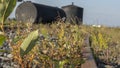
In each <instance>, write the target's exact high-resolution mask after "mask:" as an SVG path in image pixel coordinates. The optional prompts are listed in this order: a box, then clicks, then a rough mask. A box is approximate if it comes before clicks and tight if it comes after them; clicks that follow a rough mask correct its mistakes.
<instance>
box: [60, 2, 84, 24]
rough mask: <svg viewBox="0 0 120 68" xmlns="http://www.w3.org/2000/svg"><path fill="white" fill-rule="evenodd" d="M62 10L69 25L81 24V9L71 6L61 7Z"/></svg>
mask: <svg viewBox="0 0 120 68" xmlns="http://www.w3.org/2000/svg"><path fill="white" fill-rule="evenodd" d="M62 9H63V10H64V11H65V13H66V16H67V21H68V22H70V23H76V24H82V22H83V8H81V7H78V6H75V5H74V4H73V3H72V5H67V6H63V7H62Z"/></svg>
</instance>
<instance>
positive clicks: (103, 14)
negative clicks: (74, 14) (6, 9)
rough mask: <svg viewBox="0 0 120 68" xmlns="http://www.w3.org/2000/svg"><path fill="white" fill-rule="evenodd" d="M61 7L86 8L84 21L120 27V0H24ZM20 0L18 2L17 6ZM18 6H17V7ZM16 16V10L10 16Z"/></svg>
mask: <svg viewBox="0 0 120 68" xmlns="http://www.w3.org/2000/svg"><path fill="white" fill-rule="evenodd" d="M24 1H32V2H35V3H39V4H45V5H50V6H55V7H59V8H61V7H62V6H66V5H70V4H71V3H72V2H74V5H76V6H79V7H82V8H84V14H83V17H84V18H83V23H84V24H88V25H93V24H95V25H105V26H113V27H120V0H24ZM19 4H20V2H18V3H17V6H18V5H19ZM17 6H16V7H17ZM14 16H15V10H14V11H13V13H12V14H11V15H10V17H14Z"/></svg>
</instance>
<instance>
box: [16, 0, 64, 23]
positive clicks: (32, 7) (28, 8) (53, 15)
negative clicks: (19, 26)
mask: <svg viewBox="0 0 120 68" xmlns="http://www.w3.org/2000/svg"><path fill="white" fill-rule="evenodd" d="M15 16H16V20H17V21H21V22H31V23H39V22H42V23H48V22H53V21H56V20H57V19H58V18H64V17H66V14H65V12H64V11H63V10H62V9H60V8H57V7H52V6H47V5H42V4H37V3H33V2H30V1H27V2H23V3H22V4H20V5H19V6H18V7H17V9H16V13H15Z"/></svg>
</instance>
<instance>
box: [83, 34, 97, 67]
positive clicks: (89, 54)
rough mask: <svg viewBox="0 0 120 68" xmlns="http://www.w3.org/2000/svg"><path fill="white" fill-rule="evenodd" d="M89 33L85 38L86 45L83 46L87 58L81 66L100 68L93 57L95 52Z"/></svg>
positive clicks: (84, 55)
mask: <svg viewBox="0 0 120 68" xmlns="http://www.w3.org/2000/svg"><path fill="white" fill-rule="evenodd" d="M89 37H90V36H89V35H88V36H87V37H86V39H85V46H84V47H83V50H82V53H83V57H84V58H85V59H86V60H85V63H83V64H82V65H81V68H98V67H97V65H96V62H95V59H94V57H93V53H92V50H91V47H90V43H89Z"/></svg>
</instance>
